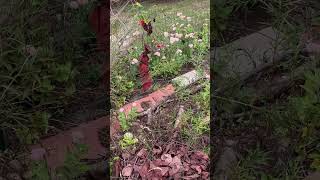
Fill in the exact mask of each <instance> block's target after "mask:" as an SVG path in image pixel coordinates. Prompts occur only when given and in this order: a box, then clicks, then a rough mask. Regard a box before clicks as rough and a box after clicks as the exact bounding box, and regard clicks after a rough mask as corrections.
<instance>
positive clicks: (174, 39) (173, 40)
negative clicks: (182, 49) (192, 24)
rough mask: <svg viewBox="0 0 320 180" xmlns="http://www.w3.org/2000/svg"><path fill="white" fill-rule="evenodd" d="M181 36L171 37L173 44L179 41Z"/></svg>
mask: <svg viewBox="0 0 320 180" xmlns="http://www.w3.org/2000/svg"><path fill="white" fill-rule="evenodd" d="M178 41H179V38H175V37H170V43H171V44H173V43H175V42H178Z"/></svg>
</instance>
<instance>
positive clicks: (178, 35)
mask: <svg viewBox="0 0 320 180" xmlns="http://www.w3.org/2000/svg"><path fill="white" fill-rule="evenodd" d="M182 36H183V34H179V33H176V34H175V37H177V38H179V39H181V38H182Z"/></svg>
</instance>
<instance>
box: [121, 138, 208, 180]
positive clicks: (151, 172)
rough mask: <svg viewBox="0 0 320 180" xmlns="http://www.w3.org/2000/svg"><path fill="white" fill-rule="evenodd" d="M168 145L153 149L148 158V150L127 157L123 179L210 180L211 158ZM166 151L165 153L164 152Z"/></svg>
mask: <svg viewBox="0 0 320 180" xmlns="http://www.w3.org/2000/svg"><path fill="white" fill-rule="evenodd" d="M177 146H178V145H175V146H174V145H172V144H169V145H166V146H163V147H161V146H157V145H155V146H154V147H153V150H152V152H150V155H152V156H153V158H152V159H153V160H150V159H149V158H148V150H147V149H145V148H142V149H140V150H139V151H137V153H133V154H131V157H130V158H128V157H126V160H125V162H123V163H124V165H123V166H122V167H123V169H122V171H121V175H122V177H127V178H133V179H135V178H138V179H148V180H149V179H166V178H168V177H173V178H174V179H185V180H189V179H190V180H191V179H209V172H208V164H209V157H208V155H207V154H205V153H204V152H202V151H193V152H192V151H189V150H188V148H187V147H186V146H179V147H177ZM163 149H165V151H163ZM128 159H129V160H128Z"/></svg>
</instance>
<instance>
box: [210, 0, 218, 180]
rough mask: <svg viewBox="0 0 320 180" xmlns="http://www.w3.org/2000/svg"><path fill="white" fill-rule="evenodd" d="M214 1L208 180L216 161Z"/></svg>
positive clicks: (211, 175) (211, 5) (211, 38)
mask: <svg viewBox="0 0 320 180" xmlns="http://www.w3.org/2000/svg"><path fill="white" fill-rule="evenodd" d="M214 1H215V0H210V51H209V53H210V95H211V96H210V155H209V157H210V164H209V168H210V169H209V172H210V179H213V173H214V162H216V160H215V159H214V149H213V147H214V146H213V137H214V134H215V130H216V128H215V120H216V117H217V111H216V109H217V107H216V101H215V99H214V97H213V96H212V95H213V94H214V90H215V89H216V86H215V85H216V84H215V81H214V71H213V67H214V61H215V46H216V45H215V44H216V40H215V33H214V32H215V31H214V27H215V26H214V25H215V23H214Z"/></svg>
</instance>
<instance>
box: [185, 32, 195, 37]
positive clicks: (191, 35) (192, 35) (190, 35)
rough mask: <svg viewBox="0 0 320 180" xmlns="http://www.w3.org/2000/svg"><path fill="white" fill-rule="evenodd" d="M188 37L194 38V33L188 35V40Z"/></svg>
mask: <svg viewBox="0 0 320 180" xmlns="http://www.w3.org/2000/svg"><path fill="white" fill-rule="evenodd" d="M188 37H190V38H193V37H194V33H189V34H186V38H188Z"/></svg>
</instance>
